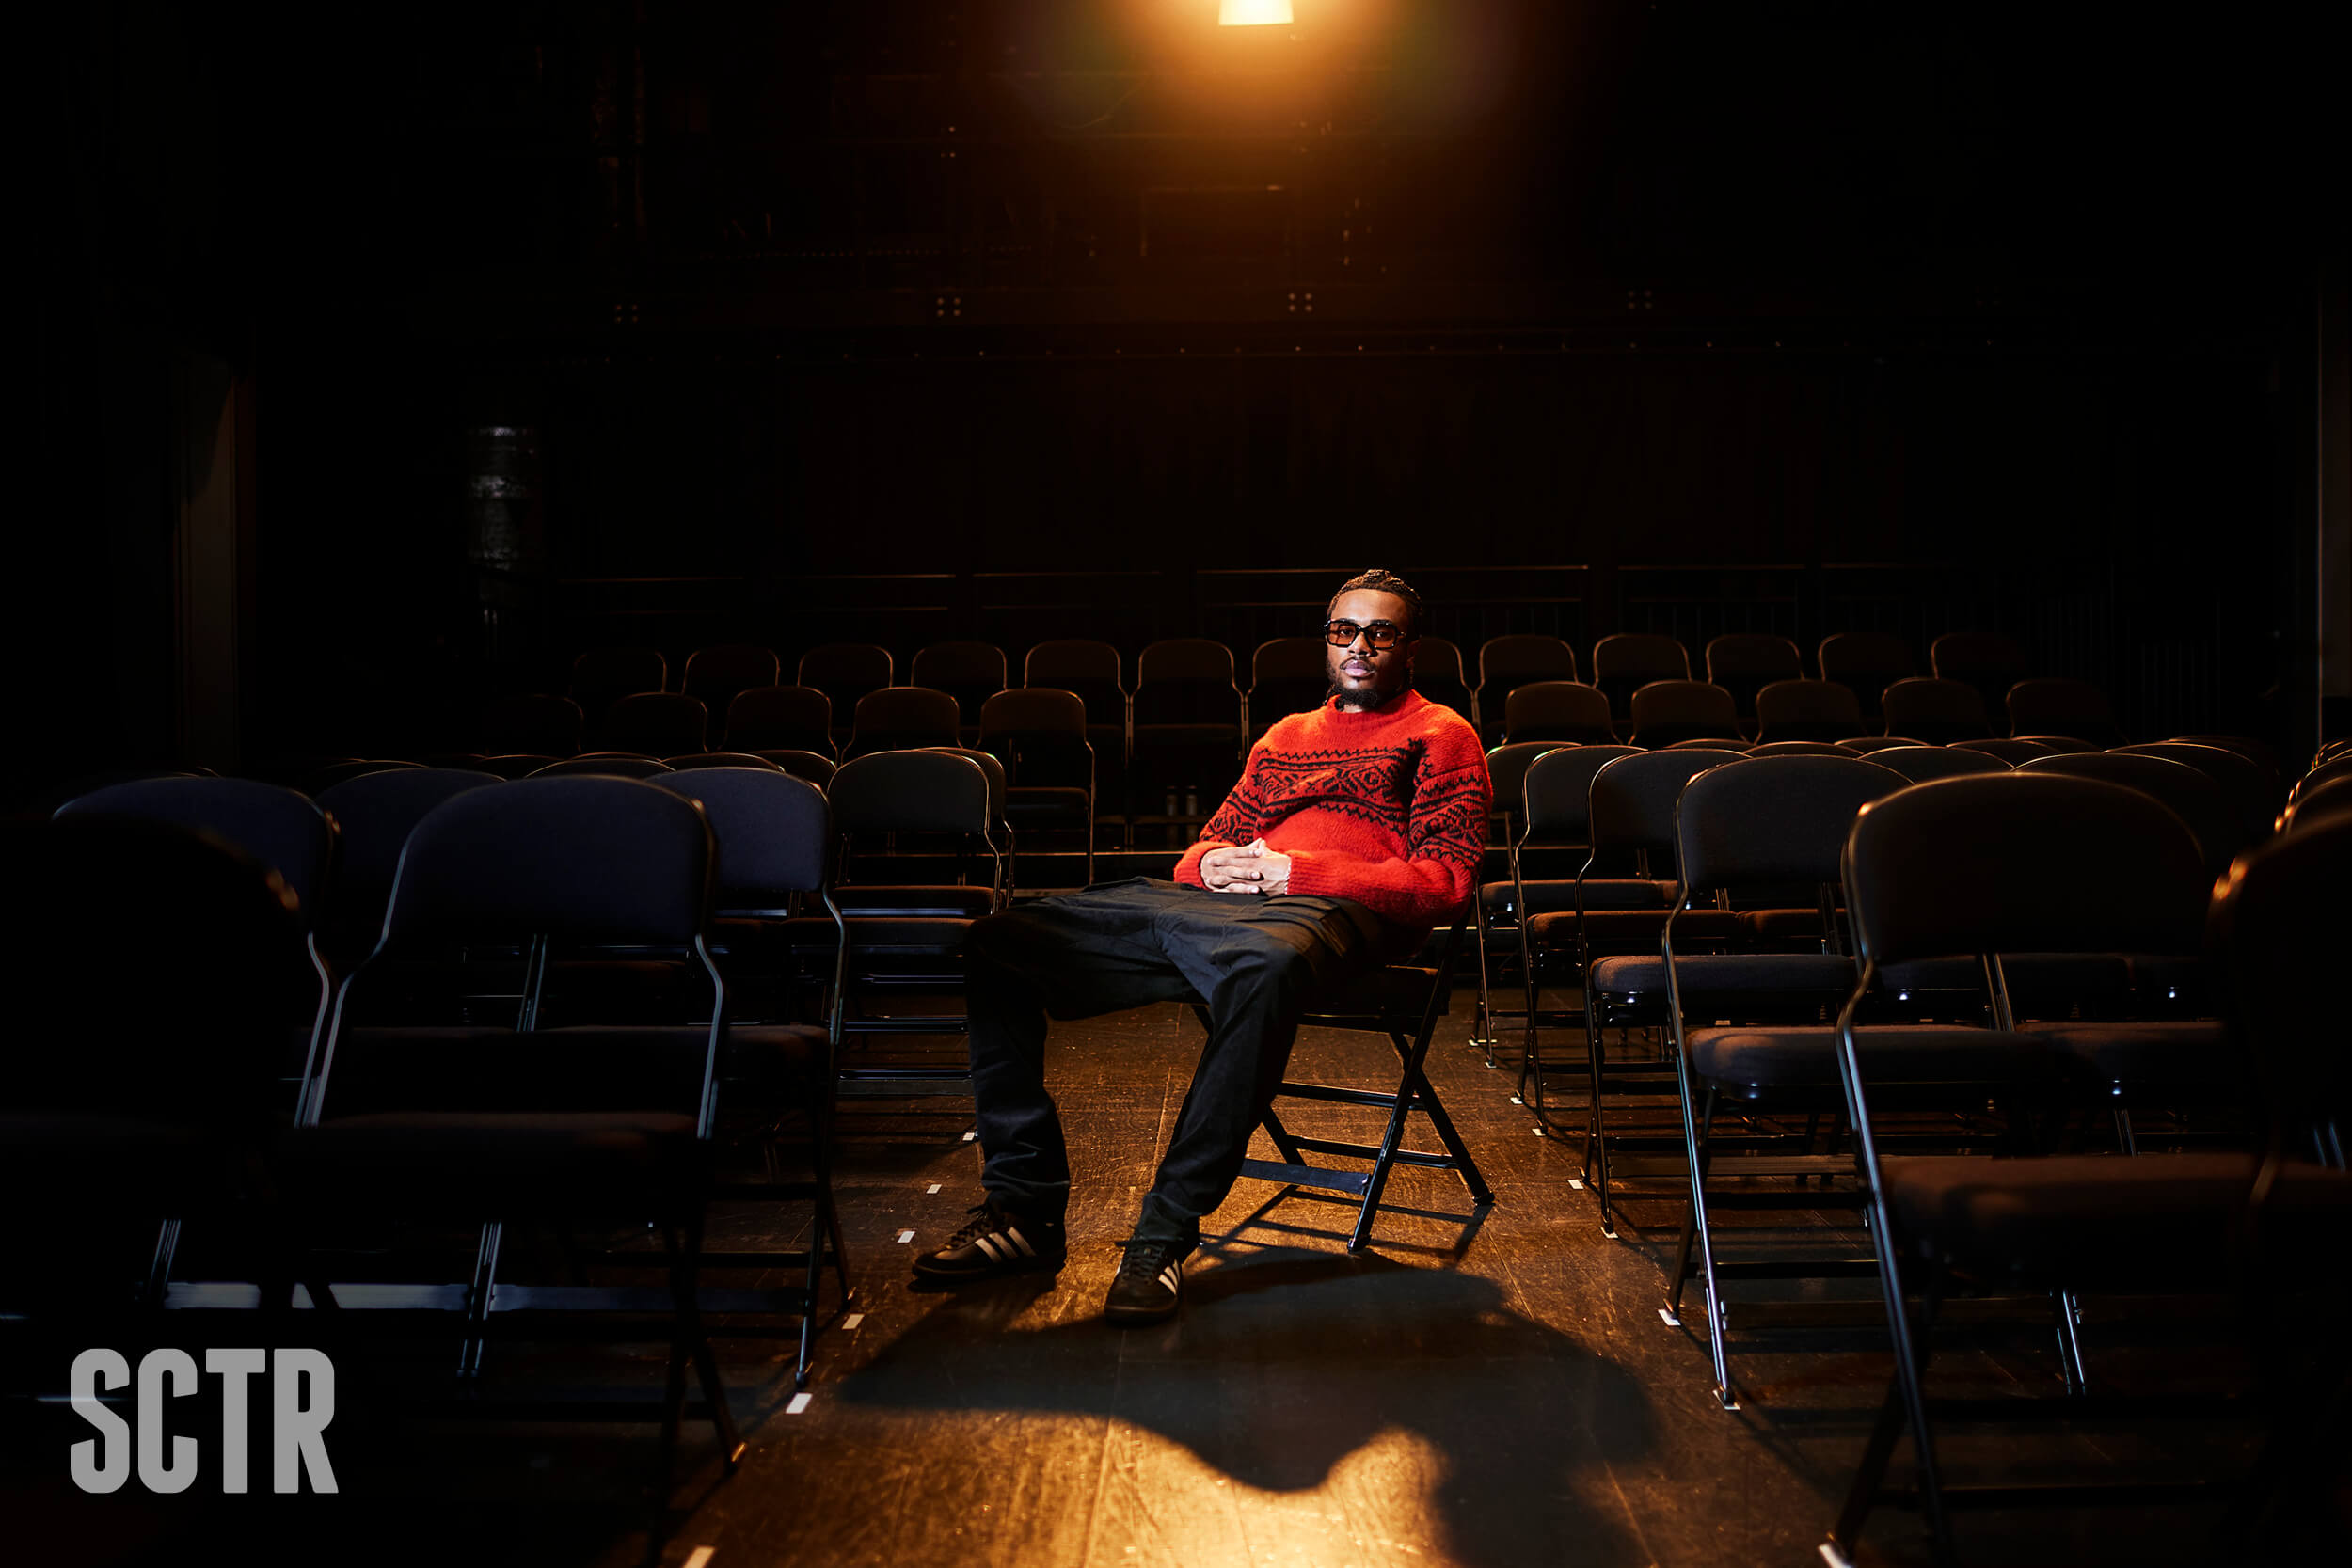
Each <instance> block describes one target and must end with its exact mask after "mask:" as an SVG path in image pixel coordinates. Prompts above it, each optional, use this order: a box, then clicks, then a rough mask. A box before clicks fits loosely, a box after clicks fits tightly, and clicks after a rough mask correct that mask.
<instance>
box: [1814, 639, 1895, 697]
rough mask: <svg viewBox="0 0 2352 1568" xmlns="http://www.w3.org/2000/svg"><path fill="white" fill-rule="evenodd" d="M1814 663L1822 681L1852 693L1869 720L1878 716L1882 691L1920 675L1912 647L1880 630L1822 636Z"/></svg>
mask: <svg viewBox="0 0 2352 1568" xmlns="http://www.w3.org/2000/svg"><path fill="white" fill-rule="evenodd" d="M1813 662H1814V666H1815V667H1816V668H1817V669H1819V670H1820V673H1821V678H1822V679H1823V680H1825V681H1834V682H1836V684H1837V685H1839V686H1842V687H1844V688H1845V689H1847V690H1849V691H1851V692H1852V693H1853V694H1854V697H1855V699H1856V700H1857V701H1858V702H1860V703H1861V705H1862V711H1863V713H1864V714H1865V715H1866V716H1867V717H1868V718H1871V719H1877V718H1878V717H1879V698H1880V694H1881V693H1882V692H1883V691H1885V689H1887V688H1888V687H1890V686H1892V685H1894V684H1895V683H1896V682H1897V681H1900V680H1909V679H1910V678H1911V677H1912V676H1914V675H1915V674H1917V673H1919V661H1918V660H1917V659H1916V658H1915V657H1913V655H1912V652H1911V644H1910V643H1909V642H1908V641H1905V640H1903V639H1902V638H1899V637H1895V636H1891V635H1889V634H1888V633H1885V632H1882V631H1841V632H1837V633H1835V634H1834V635H1832V636H1829V637H1824V638H1822V639H1821V642H1820V647H1818V648H1816V649H1815V650H1814V654H1813Z"/></svg>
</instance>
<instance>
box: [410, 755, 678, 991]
mask: <svg viewBox="0 0 2352 1568" xmlns="http://www.w3.org/2000/svg"><path fill="white" fill-rule="evenodd" d="M712 863H713V851H712V847H711V836H710V828H709V824H708V823H707V821H706V820H705V818H704V816H703V811H702V807H701V806H699V805H697V804H695V803H694V801H692V800H687V799H683V798H681V797H679V796H677V795H674V794H672V793H670V792H668V791H667V790H663V789H658V788H656V787H655V786H654V785H652V784H644V783H642V782H640V781H638V780H636V779H617V778H594V777H571V778H534V779H524V780H521V781H519V782H517V783H514V784H501V786H499V787H498V788H496V789H472V790H467V791H466V792H464V793H463V794H459V795H455V796H453V797H452V798H451V799H449V800H444V801H443V802H442V803H441V804H440V805H438V806H437V807H435V808H434V809H433V810H432V811H431V812H430V813H428V814H427V815H426V816H425V817H424V819H423V820H422V821H421V822H419V823H418V824H417V826H416V828H415V830H414V831H413V832H410V833H409V835H408V846H407V848H406V849H405V851H403V853H402V855H401V858H400V871H399V875H398V877H397V878H396V879H395V880H394V882H393V884H392V898H391V908H390V910H389V912H388V913H387V915H386V916H385V922H384V941H383V943H382V944H381V945H380V946H379V947H378V948H377V952H378V953H384V952H388V951H399V950H403V949H407V948H412V947H434V946H451V945H463V944H472V943H483V942H528V941H529V940H530V939H531V938H532V937H534V936H546V937H548V938H550V939H552V940H554V941H557V942H586V943H594V944H597V945H606V944H618V943H627V944H645V945H654V946H667V947H677V946H685V945H687V944H689V943H691V942H693V941H694V939H695V938H697V937H698V936H700V935H701V934H702V932H703V929H704V926H705V921H706V918H707V912H708V903H709V893H710V878H711V868H712Z"/></svg>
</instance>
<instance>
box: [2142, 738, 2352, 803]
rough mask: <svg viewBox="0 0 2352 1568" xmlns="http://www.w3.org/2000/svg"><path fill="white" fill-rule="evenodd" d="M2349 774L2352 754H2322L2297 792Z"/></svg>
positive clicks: (2299, 781)
mask: <svg viewBox="0 0 2352 1568" xmlns="http://www.w3.org/2000/svg"><path fill="white" fill-rule="evenodd" d="M2172 744H2175V745H2178V744H2181V742H2177V741H2176V742H2172ZM2216 749H2217V750H2218V749H2219V748H2216ZM2241 754H2242V753H2241ZM2347 774H2352V756H2347V755H2343V754H2338V755H2335V756H2322V757H2321V758H2320V760H2319V761H2318V762H2316V763H2314V764H2312V769H2311V771H2310V772H2308V773H2305V774H2304V775H2303V776H2302V777H2301V778H2299V779H2297V780H2296V781H2295V789H2296V794H2301V793H2302V792H2303V791H2304V790H2307V789H2316V788H2318V787H2319V786H2320V785H2321V784H2332V783H2334V782H2335V781H2336V780H2338V779H2341V778H2344V776H2346V775H2347Z"/></svg>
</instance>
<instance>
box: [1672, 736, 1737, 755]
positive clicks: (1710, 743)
mask: <svg viewBox="0 0 2352 1568" xmlns="http://www.w3.org/2000/svg"><path fill="white" fill-rule="evenodd" d="M1750 744H1751V743H1750V742H1748V741H1745V740H1737V739H1734V738H1732V737H1731V736H1721V735H1710V736H1694V737H1692V739H1689V740H1677V741H1676V742H1675V743H1674V744H1672V745H1671V746H1660V747H1655V748H1652V750H1656V751H1661V752H1690V751H1699V752H1739V753H1740V755H1741V756H1745V755H1747V754H1748V747H1749V745H1750Z"/></svg>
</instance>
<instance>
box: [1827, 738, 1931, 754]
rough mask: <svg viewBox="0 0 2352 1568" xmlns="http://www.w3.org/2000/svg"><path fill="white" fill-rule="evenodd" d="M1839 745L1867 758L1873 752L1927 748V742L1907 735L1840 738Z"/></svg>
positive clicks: (1838, 739)
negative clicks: (1898, 748)
mask: <svg viewBox="0 0 2352 1568" xmlns="http://www.w3.org/2000/svg"><path fill="white" fill-rule="evenodd" d="M1837 744H1839V745H1840V746H1843V747H1844V748H1846V750H1848V751H1849V752H1860V753H1861V754H1862V755H1864V756H1866V757H1867V756H1868V755H1870V754H1871V753H1872V752H1891V751H1893V750H1894V749H1895V748H1896V747H1898V746H1925V745H1926V744H1927V742H1926V741H1924V740H1914V739H1913V738H1912V737H1911V736H1907V735H1848V736H1838V737H1837Z"/></svg>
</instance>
